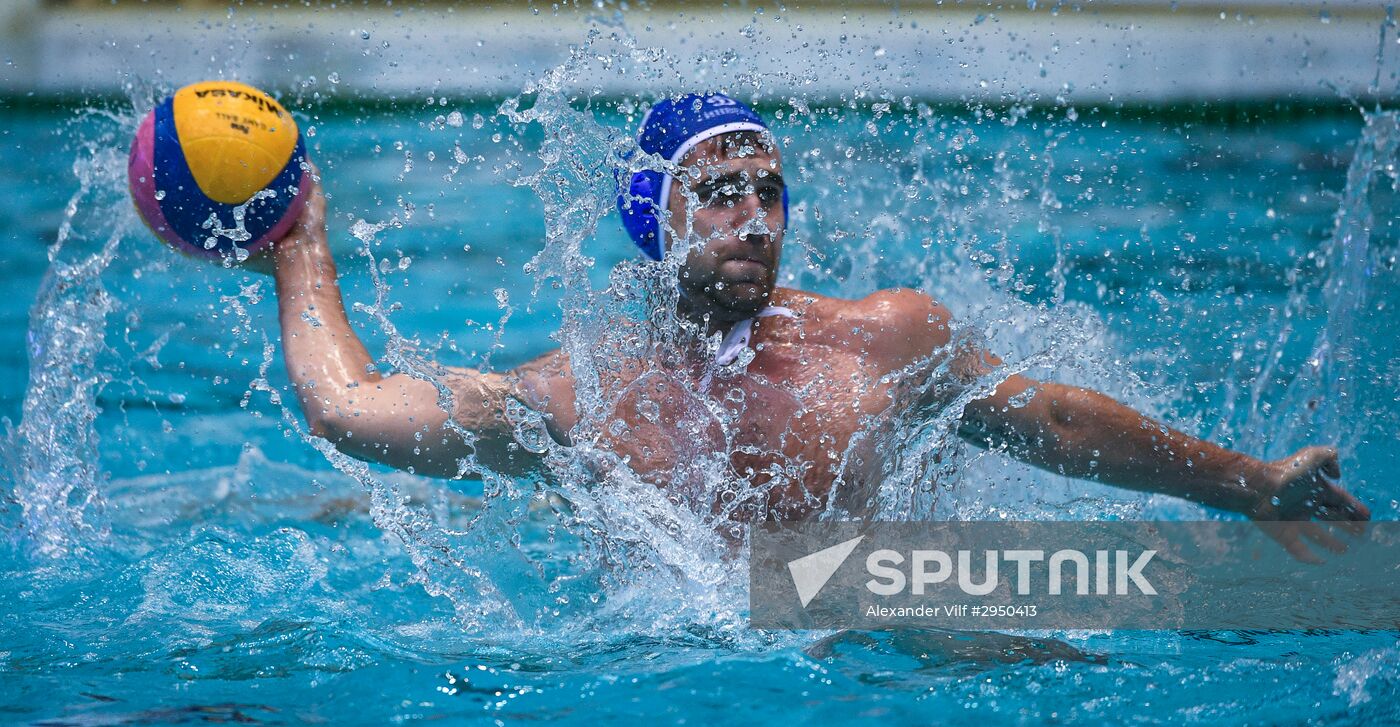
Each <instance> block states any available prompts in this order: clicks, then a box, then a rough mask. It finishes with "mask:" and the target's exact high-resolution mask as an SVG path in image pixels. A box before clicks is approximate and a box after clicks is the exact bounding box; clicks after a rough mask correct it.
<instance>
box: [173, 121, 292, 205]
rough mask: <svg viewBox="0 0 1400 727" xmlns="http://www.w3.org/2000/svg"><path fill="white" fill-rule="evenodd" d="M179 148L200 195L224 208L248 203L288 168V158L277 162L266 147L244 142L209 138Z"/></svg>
mask: <svg viewBox="0 0 1400 727" xmlns="http://www.w3.org/2000/svg"><path fill="white" fill-rule="evenodd" d="M180 147H181V148H182V149H184V151H185V159H186V161H188V162H189V165H190V171H191V172H193V173H194V181H195V182H196V183H197V184H199V189H200V191H202V192H204V194H205V196H207V197H209V199H212V200H214V201H216V202H223V203H224V204H243V203H244V202H247V201H248V200H249V198H251V197H252V196H253V195H254V194H257V192H258V190H260V189H262V188H263V187H266V186H267V185H268V184H269V183H270V182H271V181H272V180H273V179H274V178H276V177H277V173H278V172H280V171H282V167H284V166H286V164H287V159H286V158H285V157H284V158H281V159H274V158H273V157H272V155H271V154H269V153H267V150H266V149H264V148H263V147H261V146H258V145H257V144H253V143H251V142H247V141H243V140H242V139H227V138H224V139H221V138H218V137H206V138H204V139H199V140H197V141H189V142H183V143H181V144H180Z"/></svg>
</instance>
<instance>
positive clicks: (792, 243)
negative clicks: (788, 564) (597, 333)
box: [0, 87, 1400, 724]
mask: <svg viewBox="0 0 1400 727" xmlns="http://www.w3.org/2000/svg"><path fill="white" fill-rule="evenodd" d="M286 100H287V101H288V105H289V106H290V107H292V108H293V109H296V110H297V112H298V113H299V114H300V119H301V122H302V125H303V129H304V131H305V132H306V133H307V135H308V139H307V140H308V143H309V145H310V148H311V149H312V153H313V155H314V158H315V159H316V161H317V162H318V164H320V166H321V169H322V170H323V172H324V174H325V186H326V189H327V191H328V193H329V194H330V195H331V201H330V210H331V215H330V216H331V221H330V227H331V237H332V240H333V245H334V246H335V248H336V253H337V258H338V261H339V264H340V267H341V273H342V282H343V285H344V286H345V292H346V297H347V300H348V301H350V302H353V303H357V304H358V306H357V308H356V310H355V311H353V312H352V313H351V317H352V321H353V322H354V323H356V325H357V327H358V329H359V330H360V332H361V333H362V335H363V336H364V337H365V339H366V342H367V344H368V346H369V348H370V350H371V351H375V352H382V351H386V350H390V351H394V352H397V353H395V354H394V355H395V356H398V359H396V361H395V362H396V364H397V365H401V366H411V365H413V363H414V362H415V361H417V360H418V358H419V357H421V358H425V359H426V358H430V359H435V360H439V361H442V362H444V363H448V364H452V365H472V366H484V367H489V368H493V369H497V370H501V369H504V368H507V367H510V366H513V365H515V364H518V363H520V362H523V361H525V360H527V359H529V358H531V357H534V356H536V355H538V354H540V353H542V352H544V351H546V350H548V349H550V348H552V347H554V346H557V345H560V341H563V342H564V343H565V344H566V345H580V341H581V339H580V336H586V335H589V334H588V330H587V326H586V325H585V324H580V323H578V321H577V320H576V319H577V316H574V317H573V318H571V317H570V316H568V315H566V313H567V312H572V313H577V312H578V310H579V308H578V306H579V305H580V301H586V300H588V296H589V295H597V294H599V291H603V290H605V289H606V288H607V286H608V285H609V282H610V280H611V278H610V277H609V276H610V274H611V273H612V272H613V271H614V270H615V269H616V268H617V266H618V265H619V264H621V265H622V266H623V268H622V269H623V270H624V271H625V270H626V268H627V262H626V261H629V260H632V259H633V258H634V253H633V251H632V248H631V246H630V243H628V242H627V241H626V239H625V237H624V236H623V234H622V232H621V230H620V228H619V227H618V225H617V223H616V218H615V216H611V215H604V214H603V213H604V212H605V211H606V210H607V208H608V207H609V206H610V201H609V200H608V199H606V196H607V195H606V194H605V191H606V189H607V188H608V186H609V185H610V184H611V181H610V176H609V175H608V165H607V163H606V162H607V158H608V157H607V153H608V150H609V149H611V148H613V146H612V145H614V144H616V143H618V139H625V137H626V135H627V133H628V129H630V128H631V127H632V126H633V125H634V124H635V123H636V122H637V120H638V119H639V115H640V113H641V111H642V110H644V108H645V104H644V101H645V100H643V99H607V98H588V97H587V95H586V94H583V95H582V96H574V97H572V98H571V97H569V96H568V95H567V94H563V95H561V94H556V93H554V92H553V91H552V90H551V89H549V88H547V87H542V88H541V89H539V90H537V92H535V93H532V94H527V95H526V96H524V97H522V98H521V99H513V100H507V103H506V105H505V106H504V110H505V112H506V113H498V111H500V110H501V109H502V108H503V106H502V100H500V99H494V100H493V99H458V98H441V99H438V98H433V99H423V100H417V101H413V102H399V103H396V104H383V103H380V104H364V105H357V104H354V103H348V102H342V103H339V104H331V105H313V104H309V103H305V102H304V100H301V99H297V98H287V99H286ZM299 101H303V102H302V103H299ZM760 101H761V104H760V108H761V110H762V111H763V112H764V113H766V114H767V115H768V116H769V118H771V119H773V123H774V128H775V130H776V132H777V134H778V136H779V137H780V138H781V139H782V142H783V149H784V154H785V155H786V156H785V159H786V165H787V172H786V176H787V178H788V179H789V183H790V184H791V185H792V198H793V220H792V226H791V230H790V231H789V241H788V243H787V246H786V251H785V262H784V268H783V278H784V284H787V285H792V286H796V287H805V288H810V289H814V290H817V291H819V292H823V293H828V294H834V295H844V296H861V295H864V294H865V293H868V292H870V291H872V290H874V289H877V288H880V287H888V286H896V285H899V286H911V287H917V288H920V289H922V290H925V291H926V292H928V293H930V294H932V295H933V296H934V297H936V298H938V299H939V300H941V301H943V302H945V303H946V304H948V305H949V307H950V308H951V309H952V310H953V311H954V313H955V314H956V315H958V316H959V317H960V319H961V320H964V321H966V322H967V323H968V324H969V325H972V326H975V327H978V328H981V329H984V330H985V334H986V336H987V337H988V340H989V341H990V343H991V344H992V345H993V346H994V348H996V349H997V350H998V351H1001V352H1003V353H1005V354H1006V358H1007V360H1008V361H1009V362H1011V363H1013V364H1015V365H1018V366H1024V367H1025V368H1026V369H1027V370H1029V371H1030V372H1031V373H1032V374H1033V375H1037V376H1045V377H1055V378H1057V379H1059V380H1063V381H1066V382H1068V383H1077V384H1083V385H1091V386H1094V387H1097V388H1100V389H1102V390H1104V391H1106V392H1107V393H1109V394H1111V395H1113V396H1115V397H1117V398H1119V399H1121V400H1123V401H1126V402H1128V403H1130V404H1133V405H1134V406H1137V407H1139V408H1142V409H1143V410H1145V411H1148V412H1150V413H1152V414H1154V415H1156V416H1159V417H1163V418H1165V419H1166V420H1168V421H1170V422H1172V423H1173V424H1175V425H1177V426H1178V427H1180V428H1183V429H1185V430H1187V431H1189V432H1192V433H1196V434H1200V435H1205V436H1209V437H1211V438H1213V439H1215V440H1217V441H1220V442H1222V443H1225V444H1228V445H1231V446H1234V447H1237V448H1240V449H1243V450H1245V451H1248V452H1250V453H1252V454H1256V455H1259V456H1266V457H1279V456H1282V455H1284V454H1287V453H1288V452H1290V451H1292V449H1294V448H1296V447H1299V446H1302V445H1304V444H1309V443H1336V444H1338V445H1339V446H1340V448H1341V450H1342V457H1343V470H1344V473H1345V477H1344V481H1345V483H1346V484H1347V486H1348V487H1349V488H1351V489H1352V490H1353V491H1354V492H1356V493H1357V494H1358V495H1359V496H1360V497H1361V498H1362V499H1363V500H1365V501H1366V502H1367V503H1369V504H1370V506H1371V507H1372V509H1373V511H1374V513H1375V517H1376V518H1378V519H1393V518H1394V517H1395V516H1396V514H1397V503H1396V501H1395V499H1394V498H1395V497H1396V496H1397V490H1396V487H1397V486H1396V484H1395V483H1396V480H1397V475H1400V461H1397V456H1400V455H1397V453H1398V452H1400V447H1397V446H1396V445H1397V442H1396V435H1395V432H1396V431H1400V429H1398V428H1397V425H1400V421H1397V420H1398V419H1400V401H1397V399H1396V397H1395V392H1396V391H1397V390H1400V388H1397V384H1400V367H1397V365H1396V364H1395V361H1396V360H1397V358H1396V355H1395V354H1396V351H1395V346H1396V343H1395V341H1396V338H1395V335H1394V332H1393V331H1394V330H1395V328H1394V324H1396V323H1397V322H1400V319H1397V314H1396V312H1395V311H1396V308H1397V305H1400V293H1397V286H1396V282H1397V274H1396V272H1395V270H1394V256H1395V252H1396V240H1397V235H1396V230H1395V229H1394V228H1393V225H1392V223H1391V220H1392V219H1393V218H1394V217H1395V210H1396V208H1395V205H1394V197H1395V189H1394V186H1393V185H1394V182H1395V167H1394V164H1395V155H1396V148H1395V143H1396V140H1397V139H1400V134H1397V133H1396V129H1397V125H1396V124H1397V122H1396V118H1395V117H1393V116H1391V115H1389V114H1387V113H1384V112H1380V111H1375V112H1372V113H1369V114H1366V113H1363V112H1361V111H1357V110H1352V109H1349V108H1347V109H1339V108H1297V107H1290V108H1281V109H1276V108H1272V107H1268V106H1259V107H1256V108H1248V109H1243V110H1236V112H1235V113H1228V114H1227V113H1216V112H1215V111H1214V110H1212V109H1209V108H1205V109H1199V108H1198V109H1139V110H1133V111H1122V110H1118V111H1113V110H1095V109H1076V108H1074V107H1073V106H1069V105H1059V106H1030V105H1026V106H1022V105H1014V104H1013V105H1005V106H997V107H984V106H975V105H974V106H955V107H945V106H934V107H930V106H927V105H923V104H920V103H918V102H917V101H914V100H908V99H902V98H897V97H891V98H880V97H878V96H874V97H867V98H861V99H857V100H853V101H851V102H850V103H833V104H828V105H819V104H817V103H815V102H813V103H810V104H809V103H807V102H804V101H802V100H799V99H791V100H789V99H771V98H770V99H760ZM148 107H149V99H146V100H144V101H142V100H137V101H136V102H134V103H133V102H127V101H111V100H108V101H102V102H94V103H75V104H73V105H71V106H35V105H17V103H16V102H14V101H6V102H2V103H0V114H3V115H4V118H5V123H4V124H2V125H0V155H3V160H4V164H3V169H4V172H3V174H0V241H3V243H4V244H3V247H0V277H3V279H4V281H5V290H6V293H7V294H6V295H5V297H4V299H3V300H0V415H3V416H4V417H5V418H6V419H7V423H6V425H5V433H4V436H5V437H6V441H5V443H4V450H5V455H4V460H3V470H0V498H3V499H0V534H3V536H4V537H3V538H0V576H2V577H0V603H3V604H4V608H3V609H0V694H3V699H0V710H3V711H0V721H4V722H8V723H43V724H116V723H141V724H151V723H190V722H200V721H229V720H238V721H246V722H254V723H288V722H298V723H299V722H309V721H330V722H356V723H384V722H390V721H394V722H404V721H419V720H434V719H444V718H446V719H480V720H488V719H495V720H501V721H510V720H540V719H552V720H553V719H557V720H562V721H572V722H589V723H591V722H594V721H598V720H609V721H621V720H624V719H629V718H633V717H637V716H640V715H650V716H656V717H659V718H660V719H662V720H663V721H666V722H677V723H679V722H692V723H706V722H730V721H744V722H749V721H768V720H773V721H777V720H782V721H785V722H787V721H793V722H818V721H822V722H824V721H827V720H855V719H881V720H894V721H900V722H904V721H908V722H929V721H946V722H951V723H976V724H985V723H986V722H988V721H989V720H991V721H995V722H1036V723H1039V722H1046V721H1079V720H1083V721H1094V722H1099V721H1107V722H1140V723H1156V722H1173V723H1176V722H1198V723H1220V722H1225V723H1259V724H1275V723H1300V722H1309V723H1311V722H1318V723H1329V724H1331V723H1358V724H1361V723H1375V722H1387V721H1395V720H1397V719H1400V707H1397V706H1396V705H1397V704H1400V702H1398V701H1397V696H1400V646H1397V643H1396V637H1395V635H1394V634H1390V633H1358V632H1351V631H1315V632H1307V633H1299V632H1130V631H1123V632H1056V633H1034V634H1009V635H1006V634H961V633H897V634H870V635H861V634H837V635H832V634H828V633H763V632H756V631H754V630H752V629H749V628H748V626H747V622H746V619H745V613H746V609H747V595H746V592H745V590H744V587H743V586H742V584H743V583H746V578H747V575H746V570H745V569H744V567H743V564H742V563H737V564H736V563H727V562H723V561H722V559H720V558H718V557H716V556H714V554H713V553H712V552H710V551H708V550H706V549H705V548H703V547H697V548H695V552H691V553H681V552H679V551H683V550H685V547H684V546H685V543H684V542H680V543H673V542H662V541H661V540H658V541H656V542H649V541H645V539H644V538H642V537H641V536H640V535H638V533H639V532H640V531H635V532H630V531H629V532H628V533H626V534H623V533H619V532H617V530H616V529H612V530H610V529H609V528H611V527H612V526H611V523H613V522H614V520H601V521H598V522H594V523H588V522H579V521H578V520H577V519H572V518H570V517H567V516H566V515H565V514H563V513H562V512H561V511H560V510H559V509H557V508H553V507H551V506H550V501H549V498H548V496H546V495H542V494H540V493H541V492H542V490H540V489H539V488H537V486H536V483H531V482H512V481H501V480H488V482H487V483H485V484H483V483H480V482H468V483H462V482H446V481H439V480H432V479H427V478H421V477H415V476H412V475H410V474H406V473H394V472H388V471H384V470H382V469H380V468H377V467H364V466H360V465H357V464H356V463H353V462H351V461H347V460H344V459H343V458H338V457H335V456H331V455H330V454H329V453H328V451H327V450H326V448H325V447H324V446H322V447H318V446H316V442H315V441H313V440H311V439H310V438H308V437H307V436H306V435H305V434H304V432H303V431H302V427H301V425H300V420H299V418H298V415H297V414H296V412H295V411H293V410H289V409H286V408H285V407H284V404H285V403H286V402H287V401H291V397H290V396H288V392H287V388H286V387H287V380H286V375H285V372H284V371H283V367H282V364H281V358H280V350H279V349H278V348H277V342H278V333H277V329H276V317H275V301H274V300H273V296H272V291H271V286H270V281H268V280H262V279H259V278H258V277H257V276H255V275H252V274H247V273H243V272H240V271H229V270H223V269H220V268H218V267H217V266H214V265H209V264H200V263H196V262H192V261H190V260H188V259H185V258H182V257H180V256H179V255H177V254H175V253H173V252H171V251H169V250H167V249H165V248H163V247H162V246H160V245H159V244H158V243H157V242H156V241H155V240H154V238H153V237H152V236H151V235H150V234H149V233H148V232H146V231H145V230H144V229H142V228H141V227H140V223H139V222H138V221H137V220H136V217H135V215H134V213H133V210H132V209H131V206H130V203H129V201H128V200H127V199H126V198H125V148H126V144H127V142H128V139H129V138H130V134H131V133H132V131H133V130H134V128H135V123H136V121H137V120H138V119H139V118H140V115H141V114H143V113H144V111H145V110H146V108H148ZM546 220H547V221H548V223H549V224H546ZM60 240H61V244H60V243H59V241H60ZM541 251H544V253H543V254H541ZM537 255H540V257H539V258H538V259H536V256H537ZM532 260H534V264H533V266H531V267H529V268H528V270H529V271H528V272H527V266H529V265H530V264H531V261H532ZM585 323H586V321H585ZM561 326H564V327H565V328H566V331H565V333H562V334H556V331H558V330H559V329H560V327H561ZM946 437H947V433H946V432H932V433H930V432H921V433H917V434H914V435H910V439H909V442H908V444H907V446H908V447H911V448H914V447H934V446H943V445H945V444H947V441H945V440H946ZM934 440H937V441H934ZM956 461H958V462H959V463H960V465H959V467H960V469H959V472H958V473H956V476H953V477H951V478H950V479H948V480H947V481H946V482H945V481H940V483H939V485H938V486H937V487H934V488H925V489H931V490H932V491H933V493H934V495H936V496H930V497H928V498H924V499H919V498H904V499H901V495H900V492H901V491H902V489H912V488H915V487H916V486H917V485H918V484H919V483H918V482H917V481H909V482H905V481H892V482H891V483H890V484H889V486H888V489H889V490H890V492H891V493H893V494H892V495H891V497H890V498H889V500H888V502H887V509H886V512H885V514H886V515H888V516H891V517H900V518H934V517H957V518H982V519H1016V518H1023V519H1024V518H1061V519H1075V518H1139V517H1162V518H1173V519H1187V518H1201V517H1223V515H1221V514H1219V513H1211V512H1208V511H1205V510H1202V509H1200V508H1196V507H1194V506H1189V505H1186V504H1183V503H1177V502H1172V501H1168V500H1164V499H1161V498H1150V497H1143V496H1138V495H1134V494H1131V493H1123V492H1118V491H1114V490H1110V489H1108V488H1104V487H1101V486H1098V485H1094V484H1091V483H1083V482H1075V481H1069V480H1065V479H1063V478H1058V477H1054V476H1051V475H1049V474H1046V473H1042V472H1039V471H1035V470H1031V469H1029V468H1027V467H1024V466H1021V465H1019V464H1016V463H1013V462H1010V461H1007V460H1005V459H1004V458H1001V457H998V456H995V455H984V454H980V453H979V452H977V451H976V450H970V449H969V450H964V451H963V452H962V453H961V457H960V458H959V459H957V460H956ZM916 480H917V477H916ZM600 489H606V488H600ZM598 498H599V501H598V503H596V507H597V508H598V511H600V512H606V513H608V514H609V517H617V518H619V519H618V520H617V521H616V522H622V521H623V520H622V519H620V518H621V516H620V515H619V514H618V513H625V511H626V506H627V504H628V503H627V502H626V501H625V500H624V501H620V502H612V503H606V502H604V501H603V499H604V495H601V494H600V495H598ZM900 503H907V504H906V505H901V504H900ZM609 507H612V508H615V509H608V508H609ZM605 524H606V525H607V527H605V526H604V525H605ZM610 548H612V549H614V550H612V551H610V553H611V554H610V555H607V556H606V557H605V556H603V555H600V551H602V550H608V549H610ZM618 553H621V554H620V555H619V554H618ZM682 566H685V567H682Z"/></svg>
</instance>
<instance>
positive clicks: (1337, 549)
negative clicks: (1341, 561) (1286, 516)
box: [1299, 523, 1347, 554]
mask: <svg viewBox="0 0 1400 727" xmlns="http://www.w3.org/2000/svg"><path fill="white" fill-rule="evenodd" d="M1299 529H1300V530H1302V532H1303V535H1304V536H1306V537H1307V539H1308V540H1311V541H1313V542H1314V543H1317V544H1318V545H1321V546H1322V547H1324V548H1326V549H1328V550H1330V551H1332V552H1333V553H1338V554H1341V553H1345V552H1347V544H1346V543H1344V542H1342V541H1341V540H1338V539H1337V537H1336V536H1335V535H1333V534H1332V533H1330V532H1328V530H1327V526H1325V525H1322V524H1320V523H1303V524H1302V527H1301V528H1299Z"/></svg>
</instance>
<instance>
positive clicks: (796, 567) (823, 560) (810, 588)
mask: <svg viewBox="0 0 1400 727" xmlns="http://www.w3.org/2000/svg"><path fill="white" fill-rule="evenodd" d="M862 540H865V536H864V535H862V536H860V537H858V538H852V539H850V540H847V541H846V542H844V543H838V544H837V545H833V546H831V547H830V548H826V549H825V550H818V551H817V552H815V553H812V554H811V555H804V556H802V557H801V558H798V559H797V560H794V561H790V562H789V563H788V572H789V573H791V574H792V584H793V585H794V586H797V597H798V599H800V600H801V601H802V607H803V608H806V607H807V604H809V603H811V602H812V599H814V598H816V597H817V594H818V593H821V591H822V587H823V586H825V585H826V582H827V581H829V580H831V576H833V575H835V574H836V570H837V569H838V568H840V567H841V564H842V563H845V562H846V559H847V558H849V557H851V551H853V550H855V549H856V546H857V545H860V541H862Z"/></svg>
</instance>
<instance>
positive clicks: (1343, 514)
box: [1319, 485, 1371, 535]
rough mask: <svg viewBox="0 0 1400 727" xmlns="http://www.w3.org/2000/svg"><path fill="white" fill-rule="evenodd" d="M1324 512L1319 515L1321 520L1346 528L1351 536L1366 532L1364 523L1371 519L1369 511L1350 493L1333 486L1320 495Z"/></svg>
mask: <svg viewBox="0 0 1400 727" xmlns="http://www.w3.org/2000/svg"><path fill="white" fill-rule="evenodd" d="M1321 499H1322V504H1323V505H1324V506H1325V508H1326V509H1325V511H1324V512H1323V513H1321V514H1320V515H1319V517H1321V518H1322V519H1323V520H1331V521H1335V522H1337V523H1338V524H1340V525H1341V526H1342V527H1344V528H1346V530H1347V532H1349V533H1351V534H1352V535H1362V534H1364V533H1365V532H1366V521H1367V520H1370V519H1371V509H1370V508H1368V507H1366V505H1365V504H1363V503H1362V502H1361V501H1360V500H1358V499H1356V498H1355V497H1353V496H1352V494H1351V493H1350V492H1347V491H1346V490H1343V489H1342V488H1340V487H1336V486H1335V485H1334V486H1332V487H1329V488H1327V491H1326V492H1325V493H1323V494H1322V498H1321Z"/></svg>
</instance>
